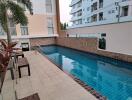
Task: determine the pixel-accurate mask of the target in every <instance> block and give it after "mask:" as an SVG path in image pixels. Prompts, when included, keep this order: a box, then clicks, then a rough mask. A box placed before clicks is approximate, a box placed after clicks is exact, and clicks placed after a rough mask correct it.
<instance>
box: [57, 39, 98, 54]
mask: <svg viewBox="0 0 132 100" xmlns="http://www.w3.org/2000/svg"><path fill="white" fill-rule="evenodd" d="M56 44H57V45H60V46H64V47H69V48H73V49H77V50H81V51H85V52H91V53H96V52H97V39H96V38H57V39H56Z"/></svg>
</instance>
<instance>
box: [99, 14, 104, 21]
mask: <svg viewBox="0 0 132 100" xmlns="http://www.w3.org/2000/svg"><path fill="white" fill-rule="evenodd" d="M101 20H103V12H101V13H99V21H101Z"/></svg>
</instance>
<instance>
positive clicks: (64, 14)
mask: <svg viewBox="0 0 132 100" xmlns="http://www.w3.org/2000/svg"><path fill="white" fill-rule="evenodd" d="M59 1H60V20H61V22H62V23H64V22H68V23H69V22H70V19H71V16H70V11H71V8H70V7H69V5H70V3H71V0H59Z"/></svg>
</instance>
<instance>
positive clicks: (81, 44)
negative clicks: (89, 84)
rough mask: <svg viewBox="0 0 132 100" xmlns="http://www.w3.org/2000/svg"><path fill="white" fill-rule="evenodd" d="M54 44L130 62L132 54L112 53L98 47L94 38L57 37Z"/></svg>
mask: <svg viewBox="0 0 132 100" xmlns="http://www.w3.org/2000/svg"><path fill="white" fill-rule="evenodd" d="M56 44H57V45H60V46H64V47H69V48H72V49H77V50H81V51H85V52H90V53H94V54H98V55H101V56H106V57H110V58H114V59H118V60H123V61H126V62H132V56H131V55H126V54H121V53H114V52H109V51H105V50H99V49H98V40H97V39H96V38H66V37H63V38H57V39H56Z"/></svg>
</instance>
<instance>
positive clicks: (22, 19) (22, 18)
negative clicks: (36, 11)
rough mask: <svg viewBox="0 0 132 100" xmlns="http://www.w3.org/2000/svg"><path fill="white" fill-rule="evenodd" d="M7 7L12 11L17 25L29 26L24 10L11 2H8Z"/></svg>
mask: <svg viewBox="0 0 132 100" xmlns="http://www.w3.org/2000/svg"><path fill="white" fill-rule="evenodd" d="M7 7H8V8H9V9H10V11H11V13H12V18H13V20H14V22H15V23H16V24H18V23H20V24H22V25H27V23H28V19H27V17H26V15H25V12H24V9H23V8H21V7H20V6H19V5H18V4H16V3H14V2H11V1H9V2H8V4H7Z"/></svg>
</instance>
